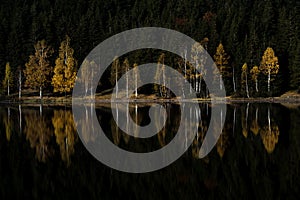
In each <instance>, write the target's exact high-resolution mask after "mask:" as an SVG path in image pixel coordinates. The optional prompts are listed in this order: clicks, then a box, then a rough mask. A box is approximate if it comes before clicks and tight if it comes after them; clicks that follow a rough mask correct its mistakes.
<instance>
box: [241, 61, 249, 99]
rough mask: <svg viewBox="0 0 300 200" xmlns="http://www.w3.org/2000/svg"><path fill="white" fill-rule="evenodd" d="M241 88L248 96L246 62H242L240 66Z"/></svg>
mask: <svg viewBox="0 0 300 200" xmlns="http://www.w3.org/2000/svg"><path fill="white" fill-rule="evenodd" d="M241 79H242V88H244V86H245V88H244V90H245V91H246V95H247V97H248V98H249V87H248V66H247V63H244V65H243V66H242V77H241Z"/></svg>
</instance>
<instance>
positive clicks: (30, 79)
mask: <svg viewBox="0 0 300 200" xmlns="http://www.w3.org/2000/svg"><path fill="white" fill-rule="evenodd" d="M34 49H35V53H34V55H31V56H29V61H28V62H27V63H26V64H25V67H26V68H25V70H24V75H25V77H26V80H25V86H26V87H29V88H31V89H39V91H40V99H42V90H43V88H45V87H47V84H48V80H49V75H50V73H51V71H52V67H51V66H50V62H49V60H48V59H49V57H50V56H51V55H52V53H53V49H52V48H51V47H50V46H48V45H47V44H46V41H45V40H42V41H38V42H37V44H36V45H34Z"/></svg>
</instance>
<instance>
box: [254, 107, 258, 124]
mask: <svg viewBox="0 0 300 200" xmlns="http://www.w3.org/2000/svg"><path fill="white" fill-rule="evenodd" d="M255 123H256V124H257V123H258V108H256V111H255Z"/></svg>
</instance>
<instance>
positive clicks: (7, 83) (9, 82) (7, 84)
mask: <svg viewBox="0 0 300 200" xmlns="http://www.w3.org/2000/svg"><path fill="white" fill-rule="evenodd" d="M2 85H3V87H4V88H7V95H8V96H9V93H10V88H11V87H12V86H13V76H12V72H11V68H10V64H9V62H7V63H6V66H5V77H4V80H3V83H2Z"/></svg>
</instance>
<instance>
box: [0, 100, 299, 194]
mask: <svg viewBox="0 0 300 200" xmlns="http://www.w3.org/2000/svg"><path fill="white" fill-rule="evenodd" d="M163 106H164V107H165V110H166V112H167V119H163V121H164V120H166V124H165V126H164V127H163V129H161V131H160V132H159V133H158V134H157V135H155V136H153V137H150V138H147V139H141V138H135V137H133V136H129V135H128V134H126V133H124V132H123V131H122V130H121V129H120V128H119V127H118V126H117V125H116V124H117V122H116V121H115V120H114V118H113V116H112V109H111V108H110V106H109V105H96V106H95V107H93V106H92V107H90V106H87V107H86V114H84V115H83V116H85V117H84V118H83V119H82V121H79V122H77V123H79V124H77V126H78V127H80V128H81V129H82V132H83V136H82V140H83V141H84V142H88V141H92V140H93V138H92V137H93V136H91V135H88V134H86V135H85V134H84V131H87V132H88V130H89V129H91V128H93V127H90V126H88V125H87V124H88V123H86V122H88V121H89V120H90V118H91V116H90V114H91V113H90V110H91V109H96V113H97V119H98V121H99V123H100V125H101V127H102V129H103V131H104V132H105V134H106V136H107V137H108V138H109V139H110V140H111V142H112V143H114V144H115V145H117V146H119V147H120V148H122V149H125V150H128V151H133V152H150V151H154V150H157V149H160V148H162V147H163V146H165V145H168V143H169V142H170V141H171V140H172V139H173V138H174V136H175V135H176V132H177V130H178V125H179V123H180V107H179V106H178V105H176V104H171V103H166V104H163ZM199 107H200V109H201V112H199V113H198V114H197V117H198V119H199V124H198V132H197V134H196V137H195V138H194V140H193V143H192V145H191V146H190V147H189V149H188V151H187V152H186V153H185V154H184V155H182V156H181V157H180V159H178V160H177V161H176V162H174V163H173V164H171V165H169V166H168V167H166V168H163V169H161V170H158V171H155V172H151V173H144V174H130V173H124V172H119V171H116V170H114V169H111V168H109V167H107V166H105V165H103V164H101V163H100V162H98V161H97V160H96V159H95V158H94V157H93V156H92V155H91V154H89V152H88V151H87V150H86V149H85V147H84V145H83V144H82V141H81V140H80V138H79V136H78V134H77V131H76V128H75V122H74V120H73V115H72V109H71V108H70V107H68V106H45V105H43V106H42V107H41V106H39V105H31V106H30V105H10V106H6V105H1V107H0V194H1V196H0V199H8V198H13V197H14V198H18V199H19V198H35V199H54V198H55V199H57V198H58V199H63V198H68V199H71V198H87V199H121V198H124V197H126V198H127V199H192V198H197V199H207V198H208V199H215V198H223V199H224V198H225V199H232V198H233V199H236V198H241V197H243V198H244V199H274V198H275V199H277V198H278V199H281V198H289V199H296V198H297V197H298V196H299V193H300V192H299V189H300V168H299V166H300V165H299V164H300V131H299V130H300V124H299V122H300V107H297V106H293V105H285V106H284V105H280V104H262V103H261V104H260V103H246V104H230V105H227V113H226V119H225V125H224V127H223V130H222V134H221V136H220V137H219V139H218V142H217V144H216V145H215V147H214V148H213V150H212V151H211V152H210V153H209V154H208V156H206V157H205V158H202V159H199V149H200V147H201V144H202V142H203V139H204V137H205V134H206V131H207V129H208V126H209V123H210V120H211V119H210V112H211V107H210V105H209V104H204V103H203V104H199ZM148 111H149V105H145V104H132V105H130V107H129V110H128V112H127V113H128V115H130V117H131V118H132V120H133V121H134V122H136V123H137V124H139V125H142V126H143V125H147V124H148V123H149V121H150V118H149V115H148ZM118 112H126V110H125V111H124V110H120V111H118ZM191 112H193V111H192V110H191ZM118 123H119V122H118ZM122 123H126V122H124V121H123V122H122ZM129 131H131V132H133V134H138V130H135V129H134V128H133V129H132V130H129Z"/></svg>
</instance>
